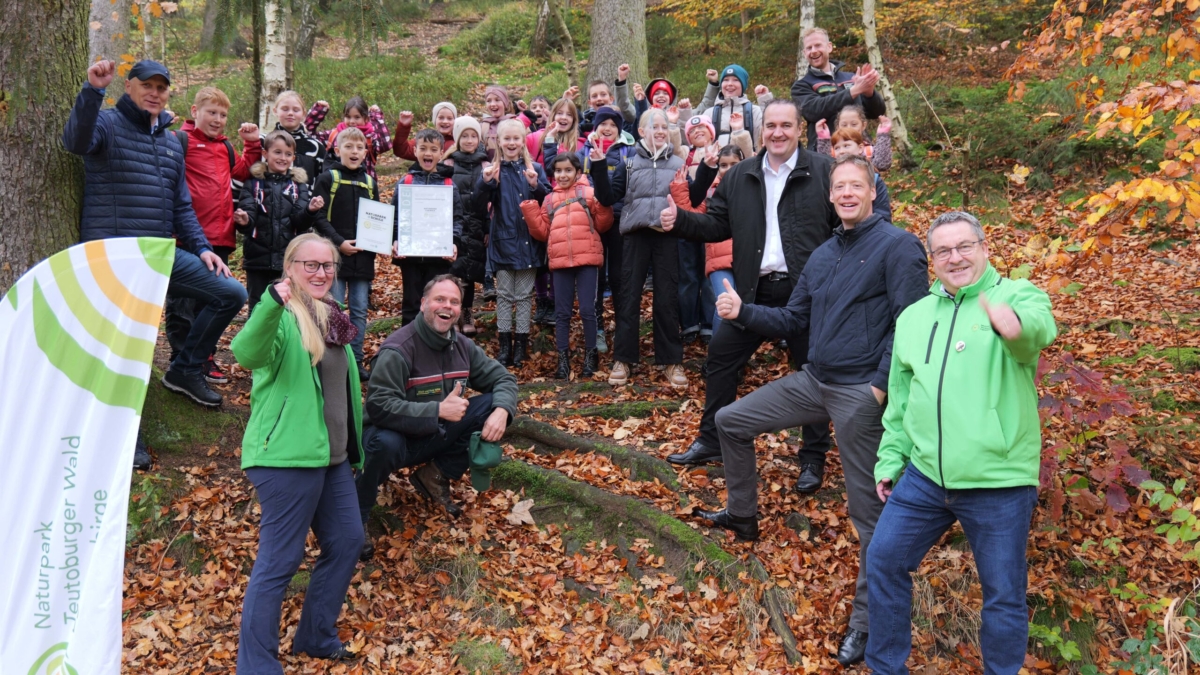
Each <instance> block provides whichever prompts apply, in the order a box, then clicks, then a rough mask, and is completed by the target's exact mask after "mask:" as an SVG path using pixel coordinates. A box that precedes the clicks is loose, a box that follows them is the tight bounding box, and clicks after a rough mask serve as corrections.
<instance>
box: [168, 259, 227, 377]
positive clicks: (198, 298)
mask: <svg viewBox="0 0 1200 675" xmlns="http://www.w3.org/2000/svg"><path fill="white" fill-rule="evenodd" d="M167 295H168V296H172V297H175V298H188V299H191V300H194V301H195V304H196V306H197V307H200V311H199V312H197V313H196V316H195V317H194V318H193V319H192V325H191V328H189V329H188V331H187V337H186V338H184V340H183V344H182V345H181V346H180V348H179V353H178V354H177V355H176V356H175V361H174V362H172V363H171V368H172V369H177V370H178V371H179V372H181V373H183V374H185V375H198V374H199V373H200V370H201V368H202V367H203V366H204V363H205V362H206V361H208V357H209V356H211V355H212V354H213V353H214V352H215V351H216V350H217V340H219V339H221V333H224V332H225V329H226V328H228V327H229V322H230V321H232V320H233V317H235V316H237V313H238V312H240V311H242V305H244V304H246V289H245V288H243V287H242V285H241V284H240V283H238V280H237V279H234V278H232V277H225V276H219V275H217V274H216V273H214V272H213V271H212V270H210V269H208V266H206V265H205V264H204V262H203V261H202V260H200V258H199V257H198V256H196V255H195V254H192V253H189V252H188V251H185V250H183V249H181V248H177V249H175V262H174V264H173V265H172V266H171V280H170V282H168V285H167Z"/></svg>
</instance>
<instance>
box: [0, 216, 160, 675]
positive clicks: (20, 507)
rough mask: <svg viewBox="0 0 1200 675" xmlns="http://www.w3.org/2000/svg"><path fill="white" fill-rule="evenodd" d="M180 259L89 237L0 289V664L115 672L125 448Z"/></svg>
mask: <svg viewBox="0 0 1200 675" xmlns="http://www.w3.org/2000/svg"><path fill="white" fill-rule="evenodd" d="M174 256H175V242H174V241H173V240H171V239H109V240H106V241H93V242H88V243H86V244H80V245H78V246H72V247H71V248H69V249H67V250H66V251H63V252H61V253H58V254H56V255H54V256H52V257H51V258H49V259H48V260H44V261H42V262H41V263H40V264H38V265H37V266H36V267H34V268H33V269H32V270H30V271H29V272H27V273H26V274H25V276H23V277H21V278H20V280H18V281H17V283H16V284H15V285H14V286H13V287H12V288H11V289H9V291H8V293H7V294H5V295H4V297H3V298H0V542H3V545H4V548H5V550H4V552H3V554H0V674H3V675H51V674H54V675H59V674H61V675H77V674H78V673H83V674H84V675H106V674H109V673H112V674H114V675H115V674H116V673H119V672H120V669H121V586H122V578H123V568H124V563H125V516H126V511H127V508H128V507H127V504H128V501H129V483H130V472H131V470H132V467H133V446H134V441H135V440H136V438H137V430H138V424H139V422H140V420H141V411H142V403H143V402H144V400H145V396H146V386H147V382H148V380H149V378H150V363H151V359H152V358H153V356H154V342H155V340H156V339H157V337H158V324H159V319H160V318H161V315H162V305H163V299H164V297H165V296H166V292H167V281H168V277H169V275H170V273H171V265H172V261H173V260H174Z"/></svg>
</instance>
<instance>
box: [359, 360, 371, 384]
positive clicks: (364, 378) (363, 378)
mask: <svg viewBox="0 0 1200 675" xmlns="http://www.w3.org/2000/svg"><path fill="white" fill-rule="evenodd" d="M370 379H371V371H369V370H367V368H366V367H365V366H364V365H363V364H361V363H360V364H358V381H359V382H360V383H365V382H368V381H370Z"/></svg>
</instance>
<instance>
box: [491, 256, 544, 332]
mask: <svg viewBox="0 0 1200 675" xmlns="http://www.w3.org/2000/svg"><path fill="white" fill-rule="evenodd" d="M536 279H537V270H496V330H497V331H499V332H501V333H511V332H512V330H513V308H514V307H515V308H516V311H517V333H523V334H528V333H529V319H530V313H531V312H532V311H533V282H534V281H535V280H536Z"/></svg>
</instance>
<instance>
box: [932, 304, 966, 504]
mask: <svg viewBox="0 0 1200 675" xmlns="http://www.w3.org/2000/svg"><path fill="white" fill-rule="evenodd" d="M961 306H962V303H961V302H957V301H956V302H955V303H954V314H953V315H952V316H951V317H950V331H949V332H948V333H947V334H946V352H945V353H944V354H942V369H941V373H940V374H938V389H937V428H938V476H939V477H940V478H941V479H942V490H944V491H945V492H946V501H950V491H949V490H947V489H946V469H945V467H944V466H942V383H943V382H944V381H945V379H946V361H947V360H949V358H950V341H951V340H953V339H954V322H955V321H957V320H958V308H959V307H961ZM931 344H932V343H931Z"/></svg>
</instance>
